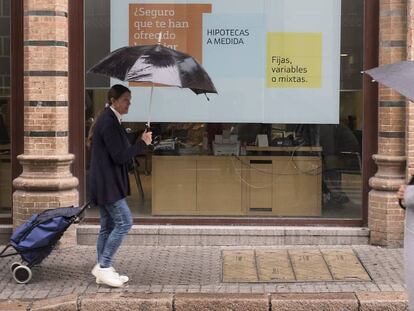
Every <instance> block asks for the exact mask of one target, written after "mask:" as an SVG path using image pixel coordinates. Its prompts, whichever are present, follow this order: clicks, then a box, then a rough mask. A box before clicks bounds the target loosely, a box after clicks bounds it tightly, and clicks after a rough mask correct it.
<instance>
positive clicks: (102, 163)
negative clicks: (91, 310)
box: [90, 84, 152, 287]
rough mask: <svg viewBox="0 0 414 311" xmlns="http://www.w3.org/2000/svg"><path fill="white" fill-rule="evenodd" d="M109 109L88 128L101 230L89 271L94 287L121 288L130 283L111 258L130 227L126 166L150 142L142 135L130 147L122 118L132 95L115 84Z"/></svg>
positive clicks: (93, 193)
mask: <svg viewBox="0 0 414 311" xmlns="http://www.w3.org/2000/svg"><path fill="white" fill-rule="evenodd" d="M108 104H109V105H108V107H106V108H105V110H104V111H103V112H102V113H101V115H100V116H99V117H98V118H97V120H96V123H95V124H94V126H93V127H92V128H91V136H92V137H91V138H92V140H91V147H92V150H91V164H90V193H91V201H92V202H93V203H94V204H95V205H97V206H98V207H99V212H100V224H101V229H100V231H99V236H98V241H97V260H98V263H97V264H96V265H95V267H94V268H93V269H92V274H93V275H94V276H95V277H96V283H98V284H106V285H109V286H112V287H120V286H122V285H123V284H124V283H125V282H127V281H128V280H129V279H128V277H127V276H123V275H119V274H118V273H117V272H116V271H115V269H114V268H113V266H112V262H113V258H114V256H115V254H116V252H117V250H118V248H119V246H120V245H121V243H122V240H123V239H124V237H125V235H126V234H127V233H128V231H129V230H130V229H131V227H132V216H131V212H130V210H129V207H128V204H127V202H126V200H125V198H126V197H127V196H128V195H130V184H129V177H128V163H129V162H130V161H131V160H132V159H133V158H134V157H135V156H136V155H138V154H140V153H142V152H143V150H144V148H145V146H146V145H149V144H150V143H151V141H152V133H151V132H144V133H143V134H142V136H141V140H139V141H138V142H137V143H136V144H134V145H130V143H129V141H128V138H127V134H126V131H125V129H124V128H123V127H122V125H121V118H122V116H123V115H125V114H127V113H128V109H129V106H130V104H131V91H130V90H129V89H128V88H127V87H125V86H123V85H120V84H116V85H114V86H112V87H111V89H110V90H109V91H108Z"/></svg>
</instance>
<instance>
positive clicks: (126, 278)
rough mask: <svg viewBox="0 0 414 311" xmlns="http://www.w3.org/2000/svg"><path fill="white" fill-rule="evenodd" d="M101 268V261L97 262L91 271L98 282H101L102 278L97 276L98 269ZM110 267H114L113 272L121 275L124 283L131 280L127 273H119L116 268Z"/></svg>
mask: <svg viewBox="0 0 414 311" xmlns="http://www.w3.org/2000/svg"><path fill="white" fill-rule="evenodd" d="M99 268H100V266H99V263H97V264H96V265H95V266H94V267H93V269H92V271H91V273H92V275H93V276H94V277H96V283H97V284H101V282H100V280H99V279H98V277H97V272H98V269H99ZM109 269H112V271H113V272H115V273H116V274H117V275H118V276H119V278H120V279H121V281H122V282H123V283H126V282H128V281H129V277H127V276H126V275H120V274H118V273H117V272H116V271H115V269H114V268H113V267H110V268H109Z"/></svg>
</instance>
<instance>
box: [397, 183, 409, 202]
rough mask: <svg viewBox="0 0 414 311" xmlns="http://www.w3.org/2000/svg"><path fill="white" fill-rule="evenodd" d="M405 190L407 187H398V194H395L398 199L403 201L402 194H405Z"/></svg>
mask: <svg viewBox="0 0 414 311" xmlns="http://www.w3.org/2000/svg"><path fill="white" fill-rule="evenodd" d="M406 188H407V185H401V186H400V188H399V189H398V192H397V197H398V199H400V200H404V192H405V189H406Z"/></svg>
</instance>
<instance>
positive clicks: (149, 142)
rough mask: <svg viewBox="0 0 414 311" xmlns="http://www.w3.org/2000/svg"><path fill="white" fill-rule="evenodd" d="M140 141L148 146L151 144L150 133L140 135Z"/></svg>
mask: <svg viewBox="0 0 414 311" xmlns="http://www.w3.org/2000/svg"><path fill="white" fill-rule="evenodd" d="M141 139H142V140H143V141H144V142H145V143H146V144H147V146H148V145H150V144H151V143H152V132H147V131H145V132H144V133H142V136H141Z"/></svg>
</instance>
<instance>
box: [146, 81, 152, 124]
mask: <svg viewBox="0 0 414 311" xmlns="http://www.w3.org/2000/svg"><path fill="white" fill-rule="evenodd" d="M153 94H154V82H152V83H151V95H150V102H149V112H148V122H147V124H146V125H145V127H146V128H147V129H149V128H150V127H151V110H152V95H153Z"/></svg>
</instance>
